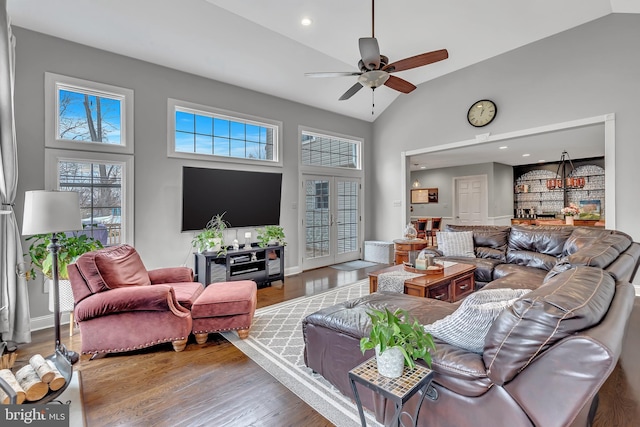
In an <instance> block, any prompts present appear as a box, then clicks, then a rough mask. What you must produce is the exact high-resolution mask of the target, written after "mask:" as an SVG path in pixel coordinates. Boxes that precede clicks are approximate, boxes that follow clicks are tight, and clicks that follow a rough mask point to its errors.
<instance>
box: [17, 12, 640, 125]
mask: <svg viewBox="0 0 640 427" xmlns="http://www.w3.org/2000/svg"><path fill="white" fill-rule="evenodd" d="M8 10H9V14H10V16H11V18H12V24H13V25H17V26H20V27H24V28H28V29H31V30H34V31H38V32H42V33H45V34H49V35H52V36H56V37H60V38H63V39H67V40H71V41H74V42H78V43H82V44H85V45H88V46H92V47H96V48H99V49H104V50H107V51H110V52H115V53H119V54H122V55H126V56H130V57H134V58H138V59H141V60H144V61H148V62H152V63H155V64H159V65H163V66H167V67H171V68H174V69H178V70H182V71H185V72H189V73H193V74H197V75H200V76H204V77H208V78H211V79H215V80H218V81H221V82H225V83H229V84H233V85H237V86H241V87H245V88H249V89H252V90H256V91H259V92H263V93H267V94H270V95H274V96H278V97H281V98H284V99H288V100H291V101H296V102H300V103H303V104H307V105H311V106H314V107H318V108H322V109H324V110H329V111H333V112H336V113H339V114H343V115H346V116H351V117H355V118H359V119H362V120H366V121H373V120H375V118H376V117H378V116H379V115H380V114H381V113H382V112H383V111H384V109H385V108H386V107H388V106H389V105H390V104H391V103H392V102H393V101H394V100H395V99H396V97H398V96H411V94H408V95H404V94H399V93H398V92H396V91H394V90H391V89H389V88H387V87H381V88H378V89H377V90H375V92H373V91H371V90H370V89H366V90H365V89H363V90H361V91H359V92H358V93H357V94H356V95H354V96H353V97H352V98H351V99H349V100H346V101H338V98H339V97H340V95H341V94H342V93H344V92H345V91H346V90H347V89H348V88H349V87H350V86H352V85H353V84H354V83H355V81H356V77H353V76H352V77H337V78H327V79H311V78H307V77H305V76H304V73H307V72H314V71H358V68H357V62H358V60H359V59H360V54H359V51H358V38H360V37H370V36H371V34H372V28H371V25H372V19H371V1H369V0H347V1H345V0H316V1H312V0H274V1H265V0H180V1H176V0H135V1H132V0H91V1H87V0H9V1H8ZM610 13H640V2H638V1H637V0H562V1H558V0H536V1H526V2H525V1H513V0H485V1H483V2H478V1H475V0H458V1H435V0H378V1H377V2H376V4H375V36H376V38H377V39H378V41H379V44H380V50H381V53H382V54H384V55H386V56H388V57H389V58H390V60H391V61H392V62H393V61H396V60H399V59H402V58H405V57H409V56H413V55H417V54H420V53H423V52H428V51H432V50H436V49H442V48H446V49H447V50H448V51H449V59H447V60H444V61H441V62H438V63H435V64H431V65H427V66H424V67H421V68H418V69H414V70H408V71H402V72H399V73H397V74H396V75H397V76H398V77H401V78H403V79H405V80H408V81H410V82H412V83H413V84H415V85H418V84H420V83H423V82H425V81H428V80H431V79H434V78H436V77H438V76H442V75H444V74H447V73H451V72H453V71H455V70H458V69H461V68H463V67H467V66H469V65H472V64H474V63H477V62H479V61H483V60H486V59H488V58H491V57H493V56H496V55H499V54H501V53H504V52H507V51H509V50H512V49H516V48H518V47H520V46H523V45H525V44H528V43H531V42H534V41H536V40H539V39H542V38H544V37H548V36H550V35H553V34H556V33H559V32H561V31H564V30H567V29H569V28H572V27H575V26H577V25H580V24H583V23H586V22H589V21H591V20H594V19H597V18H600V17H602V16H605V15H607V14H610ZM304 17H307V18H309V19H311V21H312V23H311V25H309V26H303V25H301V23H300V22H301V19H302V18H304ZM541 60H543V58H541ZM372 93H374V95H375V109H374V114H371V112H372Z"/></svg>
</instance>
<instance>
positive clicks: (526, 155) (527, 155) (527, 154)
mask: <svg viewBox="0 0 640 427" xmlns="http://www.w3.org/2000/svg"><path fill="white" fill-rule="evenodd" d="M530 155H531V154H529V153H525V154H523V155H522V157H529V156H530Z"/></svg>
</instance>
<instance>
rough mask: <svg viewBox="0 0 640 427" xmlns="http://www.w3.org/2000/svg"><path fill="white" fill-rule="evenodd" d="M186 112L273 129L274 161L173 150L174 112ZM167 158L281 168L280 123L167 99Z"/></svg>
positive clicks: (174, 133) (174, 132) (174, 134)
mask: <svg viewBox="0 0 640 427" xmlns="http://www.w3.org/2000/svg"><path fill="white" fill-rule="evenodd" d="M177 110H180V111H188V112H193V113H194V114H202V113H204V114H209V115H214V116H215V117H217V118H221V119H225V120H230V121H243V122H247V123H251V124H254V125H257V126H265V125H267V126H272V127H274V136H273V139H274V142H273V151H274V159H273V160H267V159H247V158H242V157H227V156H217V155H215V154H203V153H185V152H181V151H176V150H175V145H176V144H175V136H176V111H177ZM167 156H168V157H173V158H178V159H191V160H208V161H211V160H214V161H216V162H227V163H236V164H245V165H247V164H248V165H262V166H275V167H282V166H283V159H282V157H283V156H282V122H281V121H278V120H271V119H265V118H263V117H256V116H251V115H248V114H242V113H237V112H234V111H228V110H222V109H220V108H214V107H209V106H206V105H200V104H194V103H193V102H188V101H181V100H179V99H173V98H169V99H168V101H167Z"/></svg>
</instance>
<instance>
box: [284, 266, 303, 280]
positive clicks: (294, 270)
mask: <svg viewBox="0 0 640 427" xmlns="http://www.w3.org/2000/svg"><path fill="white" fill-rule="evenodd" d="M300 273H302V269H301V268H300V266H299V265H296V266H295V267H287V268H285V269H284V275H285V277H286V276H293V275H294V274H300Z"/></svg>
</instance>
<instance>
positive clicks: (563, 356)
mask: <svg viewBox="0 0 640 427" xmlns="http://www.w3.org/2000/svg"><path fill="white" fill-rule="evenodd" d="M462 230H472V231H473V232H474V236H473V237H474V245H475V253H476V257H477V258H469V259H464V260H463V259H460V261H464V262H472V263H474V264H476V266H478V270H477V271H476V279H477V280H478V281H479V282H480V284H481V286H482V287H483V288H485V289H495V288H527V289H531V290H532V291H531V292H529V293H528V294H526V295H525V296H523V297H521V298H520V299H518V300H517V301H516V302H515V303H514V304H513V305H512V306H511V307H509V308H508V309H506V310H505V311H503V312H502V313H501V314H500V315H499V316H498V318H497V319H496V320H495V321H494V322H493V324H492V325H491V328H490V329H489V331H488V333H487V335H486V337H485V345H484V351H483V353H482V354H479V353H474V352H471V351H468V350H464V349H461V348H459V347H456V346H453V345H451V344H448V343H446V342H444V341H441V340H438V339H436V351H435V352H434V354H433V364H432V369H433V370H434V371H435V376H434V380H433V383H432V387H433V389H434V390H433V391H432V393H429V395H430V396H429V395H428V396H427V398H425V399H424V401H423V403H422V406H421V409H420V415H419V423H418V425H420V426H431V427H433V426H450V427H461V426H474V427H478V426H492V427H493V426H505V427H514V426H544V427H551V426H586V425H590V420H591V419H592V418H593V414H594V413H595V409H596V407H597V392H598V390H599V389H600V387H601V386H602V384H603V383H604V381H605V380H606V379H607V377H608V376H609V374H610V373H611V372H612V370H613V369H614V367H615V365H616V363H617V361H618V358H619V356H620V352H621V346H622V342H623V338H624V334H625V331H626V328H627V323H628V319H629V315H630V313H631V309H632V307H633V301H634V288H633V286H632V285H631V284H630V282H631V281H632V280H633V277H634V276H635V273H636V271H637V269H638V263H639V259H640V245H639V244H638V243H635V242H633V241H632V239H631V238H630V237H629V236H628V235H626V234H624V233H621V232H617V231H611V230H602V229H596V228H582V227H567V226H557V227H554V226H514V227H495V226H479V227H470V228H469V227H467V228H459V227H458V226H456V227H455V228H454V227H450V230H449V231H462ZM481 279H484V280H481ZM458 306H459V303H453V304H452V303H447V302H442V301H438V300H433V299H428V298H419V297H411V296H407V295H403V294H394V293H386V292H379V293H374V294H371V295H368V296H366V297H363V298H360V299H357V300H352V301H348V302H345V303H342V304H338V305H336V306H333V307H329V308H326V309H323V310H320V311H318V312H316V313H313V314H311V315H310V316H308V317H307V318H306V319H304V321H303V333H304V339H305V354H304V355H305V362H306V364H307V366H308V367H309V368H311V369H312V370H314V371H315V372H318V373H320V374H321V375H322V376H324V377H325V378H326V379H327V380H328V381H329V382H331V383H332V384H333V385H335V386H336V387H337V388H338V389H339V390H340V392H342V393H343V394H345V395H347V396H350V397H353V395H352V392H351V388H350V384H349V379H348V372H349V370H350V369H352V368H353V367H355V366H356V365H358V364H359V363H361V362H363V361H365V360H367V359H368V358H370V357H372V356H373V354H371V352H368V353H366V354H365V355H362V353H361V352H360V349H359V345H358V343H359V341H360V338H361V337H363V336H365V335H367V334H368V332H369V329H370V322H369V318H368V316H367V315H366V312H367V311H368V310H369V309H371V308H381V307H389V308H403V309H405V310H407V311H408V312H409V313H410V315H411V316H413V317H415V318H417V319H418V320H419V321H420V322H421V323H423V324H430V323H433V322H434V321H436V320H438V319H442V318H444V317H445V316H447V315H448V314H451V313H453V312H454V311H455V310H456V309H457V308H458ZM358 390H359V394H360V398H361V400H362V402H363V404H364V406H365V407H366V408H368V409H370V410H371V411H373V412H374V413H375V415H376V418H377V419H378V420H379V421H381V422H389V421H390V418H391V416H392V414H393V404H392V403H391V402H386V401H385V400H384V399H383V398H381V397H380V396H379V395H377V394H375V393H373V392H372V391H370V390H368V389H365V388H364V387H362V388H360V387H359V389H358ZM416 402H417V399H416V398H415V397H414V398H413V399H411V400H410V401H409V402H407V404H406V405H405V407H408V408H409V409H410V410H411V409H412V407H413V408H415V405H416V404H417V403H416Z"/></svg>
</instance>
